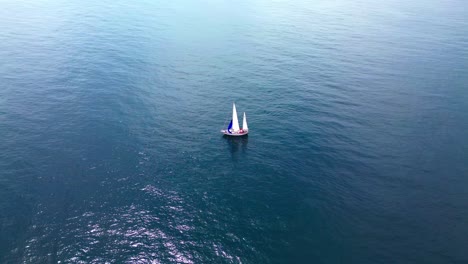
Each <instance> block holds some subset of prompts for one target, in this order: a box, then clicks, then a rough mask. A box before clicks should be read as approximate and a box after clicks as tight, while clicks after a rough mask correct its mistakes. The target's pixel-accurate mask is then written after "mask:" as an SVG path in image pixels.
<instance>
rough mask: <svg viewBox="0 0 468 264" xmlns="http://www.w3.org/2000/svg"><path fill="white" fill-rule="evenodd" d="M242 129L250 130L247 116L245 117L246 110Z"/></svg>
mask: <svg viewBox="0 0 468 264" xmlns="http://www.w3.org/2000/svg"><path fill="white" fill-rule="evenodd" d="M242 130H244V131H248V130H249V127H248V126H247V118H246V117H245V112H244V119H243V120H242Z"/></svg>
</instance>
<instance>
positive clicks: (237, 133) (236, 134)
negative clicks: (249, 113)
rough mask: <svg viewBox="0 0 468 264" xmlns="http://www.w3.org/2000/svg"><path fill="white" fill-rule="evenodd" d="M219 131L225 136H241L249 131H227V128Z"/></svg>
mask: <svg viewBox="0 0 468 264" xmlns="http://www.w3.org/2000/svg"><path fill="white" fill-rule="evenodd" d="M221 133H223V134H224V135H226V136H231V137H241V136H245V135H247V134H248V133H249V131H244V132H233V133H229V131H227V130H221Z"/></svg>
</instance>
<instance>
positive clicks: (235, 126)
mask: <svg viewBox="0 0 468 264" xmlns="http://www.w3.org/2000/svg"><path fill="white" fill-rule="evenodd" d="M232 131H233V132H237V131H239V120H238V119H237V110H236V105H235V104H234V103H233V104H232Z"/></svg>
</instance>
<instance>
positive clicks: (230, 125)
mask: <svg viewBox="0 0 468 264" xmlns="http://www.w3.org/2000/svg"><path fill="white" fill-rule="evenodd" d="M231 128H232V119H231V122H230V123H229V126H228V129H227V130H228V132H229V133H231Z"/></svg>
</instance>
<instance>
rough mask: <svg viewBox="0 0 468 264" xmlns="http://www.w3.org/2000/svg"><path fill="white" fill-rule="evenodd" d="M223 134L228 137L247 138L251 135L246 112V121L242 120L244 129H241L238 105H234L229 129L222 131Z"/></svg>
mask: <svg viewBox="0 0 468 264" xmlns="http://www.w3.org/2000/svg"><path fill="white" fill-rule="evenodd" d="M221 133H223V134H224V135H227V136H234V137H239V136H245V135H247V134H248V133H249V127H248V126H247V118H246V117H245V112H244V119H243V120H242V128H239V120H238V119H237V110H236V104H234V103H232V119H231V122H230V123H229V126H228V128H227V129H223V130H221Z"/></svg>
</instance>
